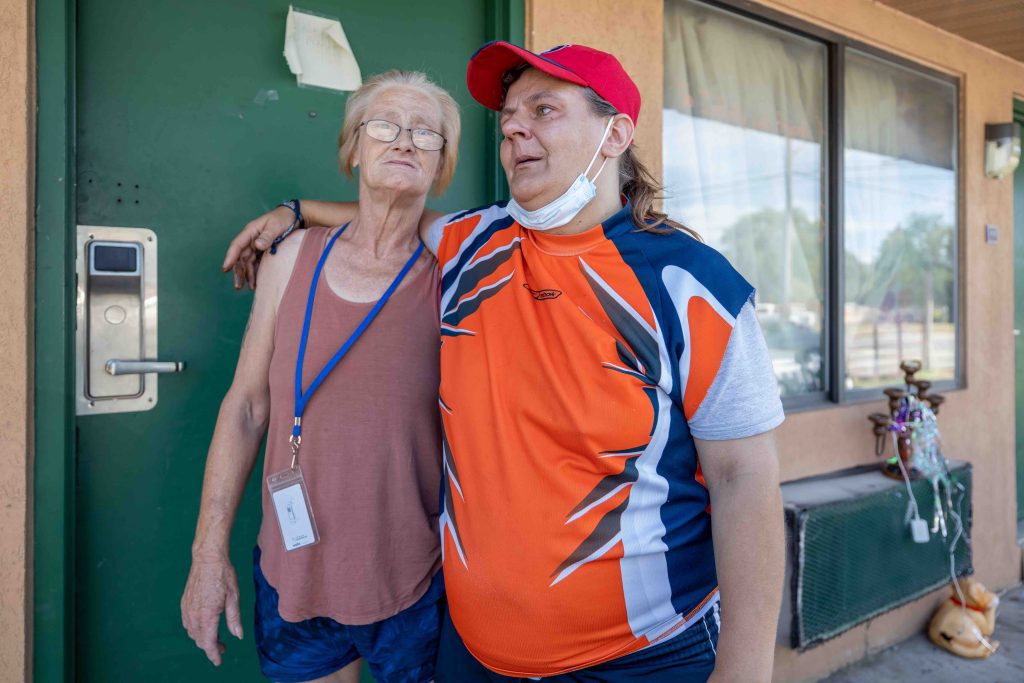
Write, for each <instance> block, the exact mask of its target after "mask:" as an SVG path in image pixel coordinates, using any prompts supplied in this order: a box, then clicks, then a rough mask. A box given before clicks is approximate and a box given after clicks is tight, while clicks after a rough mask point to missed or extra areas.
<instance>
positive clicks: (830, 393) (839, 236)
mask: <svg viewBox="0 0 1024 683" xmlns="http://www.w3.org/2000/svg"><path fill="white" fill-rule="evenodd" d="M669 1H671V0H666V2H669ZM693 1H695V2H698V3H700V4H703V5H708V6H710V7H715V8H718V9H720V10H723V11H726V12H730V13H732V14H734V15H737V16H739V17H742V18H745V19H748V20H752V21H755V22H759V23H761V24H765V25H767V26H770V27H772V28H775V29H779V30H782V31H786V32H788V33H792V34H794V35H797V36H800V37H803V38H806V39H809V40H813V41H816V42H819V43H821V44H823V45H824V46H825V54H826V64H825V74H826V83H825V89H826V92H825V125H826V129H825V137H824V147H825V149H824V159H823V162H824V163H823V166H822V168H823V173H824V174H825V179H824V180H825V182H824V183H823V194H824V196H823V197H822V204H823V209H824V215H825V216H826V221H827V224H826V225H825V232H824V236H823V248H824V252H825V253H824V264H823V266H824V268H825V278H824V282H823V283H822V287H823V294H824V296H823V301H824V304H825V305H824V315H823V318H822V329H823V336H824V350H825V357H824V358H822V373H823V377H824V379H825V381H826V386H827V388H826V389H824V390H822V391H816V392H808V393H805V394H799V395H796V396H787V397H784V398H783V400H782V403H783V407H784V408H785V411H786V412H787V413H794V412H803V411H808V410H820V409H822V408H827V407H837V406H843V405H851V404H857V403H867V402H871V401H877V400H879V395H880V390H879V389H877V388H865V389H847V388H846V385H845V382H844V376H843V367H844V363H843V358H844V354H845V347H846V341H845V325H844V319H843V310H844V301H843V299H844V296H843V294H844V282H845V275H846V274H845V267H844V261H845V259H844V258H843V256H844V252H843V248H842V245H843V244H844V237H845V212H844V192H845V184H844V176H843V159H844V156H843V153H844V145H845V120H844V116H843V112H844V108H845V97H844V93H845V85H846V84H845V74H846V53H847V51H848V50H855V51H858V52H861V53H863V54H866V55H869V56H871V57H875V58H877V59H880V60H882V61H885V62H887V63H889V64H892V65H894V66H898V67H903V68H905V69H908V70H910V71H912V72H913V73H916V74H918V75H921V76H923V77H925V78H930V79H932V80H936V81H939V82H941V83H945V84H948V85H952V87H953V98H954V114H953V119H954V120H953V136H954V144H953V151H954V158H953V173H954V174H955V178H956V180H955V187H956V191H955V193H954V197H953V201H954V216H955V217H956V224H955V226H954V230H955V233H956V234H955V238H954V240H953V288H954V292H955V293H954V296H953V308H952V311H951V317H952V320H953V329H954V342H953V343H954V361H953V379H949V380H941V381H937V382H934V383H933V385H932V389H933V390H935V391H956V390H960V389H966V388H967V376H966V371H965V370H966V368H965V363H964V330H963V323H964V315H963V311H964V300H965V292H964V291H963V287H962V283H963V282H964V281H965V278H964V273H963V268H964V266H963V256H962V255H963V253H964V240H965V232H966V231H965V229H964V191H965V190H964V188H965V180H964V177H963V174H962V173H961V159H962V158H963V152H964V150H963V147H964V139H963V136H962V135H961V123H962V118H963V100H962V98H963V88H962V79H961V77H960V76H958V75H955V74H953V73H949V72H944V71H940V70H938V69H935V68H934V67H931V66H927V65H925V64H922V63H920V62H917V61H914V60H913V59H910V58H908V57H905V56H903V55H899V54H895V53H893V52H890V51H888V50H885V49H883V48H880V47H878V46H876V45H872V44H869V43H865V42H863V41H860V40H857V39H855V38H851V37H850V36H847V35H844V34H842V33H838V32H836V31H833V30H831V29H828V28H825V27H823V26H819V25H817V24H814V23H811V22H808V21H805V20H803V19H799V18H796V17H793V16H790V15H788V14H786V13H784V12H781V11H779V10H775V9H772V8H768V7H763V6H761V5H759V4H757V3H755V2H752V1H751V0H693Z"/></svg>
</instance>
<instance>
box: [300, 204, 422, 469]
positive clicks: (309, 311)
mask: <svg viewBox="0 0 1024 683" xmlns="http://www.w3.org/2000/svg"><path fill="white" fill-rule="evenodd" d="M348 226H349V223H346V224H345V225H343V226H341V228H340V229H339V230H338V232H336V233H334V236H333V237H331V239H330V241H329V242H328V243H327V246H326V247H324V253H322V254H320V260H319V261H318V262H317V264H316V270H315V271H313V282H311V283H310V285H309V299H307V300H306V319H305V320H304V321H303V323H302V336H301V337H300V339H299V357H298V359H296V361H295V425H294V426H293V427H292V435H291V438H289V439H288V441H289V443H291V446H292V469H295V461H296V459H297V458H298V455H299V444H301V443H302V413H303V412H304V411H305V410H306V406H307V405H308V404H309V400H310V399H311V398H313V394H314V393H316V390H317V389H319V388H320V385H321V384H322V383H323V381H324V380H325V379H327V375H329V374H331V371H332V370H334V368H335V366H337V365H338V363H340V362H341V359H342V358H344V357H345V354H347V353H348V351H349V349H351V348H352V345H353V344H355V343H356V341H358V340H359V337H361V336H362V334H363V332H365V331H366V328H368V327H369V326H370V323H372V322H373V320H374V318H376V317H377V314H378V313H380V311H381V309H382V308H384V304H386V303H387V302H388V299H390V298H391V295H392V294H394V293H395V290H396V289H398V285H399V284H401V282H402V280H404V279H405V276H406V275H408V274H409V271H410V270H411V269H412V266H413V264H414V263H416V259H418V258H419V257H420V254H422V253H423V242H420V245H419V246H418V247H416V251H414V252H413V254H412V256H410V257H409V260H408V261H407V262H406V264H405V265H404V266H402V270H400V271H399V272H398V275H396V276H395V279H394V281H392V283H391V285H390V286H389V287H388V288H387V290H386V291H385V292H384V294H383V295H382V296H381V298H380V299H379V300H378V301H377V303H376V304H374V306H373V308H372V309H370V312H369V313H367V314H366V317H365V318H363V321H362V322H361V323H359V327H357V328H356V329H355V331H354V332H353V333H352V334H351V335H350V336H349V338H348V339H347V340H345V343H344V344H342V345H341V348H340V349H338V351H337V352H336V353H335V354H334V355H333V356H332V357H331V359H330V360H329V361H327V364H326V365H324V367H323V369H322V370H320V373H319V374H317V376H316V378H315V379H314V380H313V382H312V383H311V384H310V385H309V388H308V389H306V391H302V364H303V361H304V360H305V357H306V341H307V340H308V339H309V326H310V323H311V322H312V321H313V299H314V298H315V297H316V286H317V283H318V282H320V272H321V271H322V270H323V269H324V263H326V261H327V255H328V254H330V253H331V248H332V247H334V243H335V242H336V241H337V240H338V238H339V237H341V233H343V232H345V228H347V227H348Z"/></svg>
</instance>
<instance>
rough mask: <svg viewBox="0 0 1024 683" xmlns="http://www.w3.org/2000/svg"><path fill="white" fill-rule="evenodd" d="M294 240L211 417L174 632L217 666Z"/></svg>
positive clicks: (234, 594) (259, 301)
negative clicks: (181, 631) (178, 628)
mask: <svg viewBox="0 0 1024 683" xmlns="http://www.w3.org/2000/svg"><path fill="white" fill-rule="evenodd" d="M301 242H302V239H301V237H299V238H297V239H295V240H291V241H290V243H289V244H288V245H287V247H285V246H284V245H282V249H281V251H280V252H279V255H280V256H281V257H282V258H277V259H274V260H273V261H272V263H268V264H267V266H266V267H265V268H264V273H263V277H264V282H263V286H262V287H260V289H259V291H257V292H256V295H255V297H254V299H253V305H252V312H251V313H250V315H249V322H248V324H247V325H246V329H245V336H244V337H243V339H242V348H241V351H240V352H239V355H238V364H237V366H236V368H235V377H234V380H233V381H232V383H231V387H230V388H229V389H228V392H227V394H226V395H225V396H224V401H223V402H222V403H221V406H220V413H219V414H218V416H217V425H216V427H215V428H214V432H213V439H212V441H211V443H210V450H209V453H208V454H207V457H206V472H205V475H204V476H203V492H202V497H201V502H200V507H199V520H198V522H197V524H196V533H195V539H194V541H193V543H192V567H191V571H190V572H189V577H188V582H187V584H186V586H185V591H184V594H183V595H182V598H181V617H182V625H183V626H184V627H185V629H186V630H187V631H188V634H189V636H190V637H191V638H192V639H193V640H194V641H195V642H196V645H197V646H198V647H199V648H201V649H202V650H204V651H205V652H206V655H207V657H209V659H210V661H211V662H213V663H214V664H215V665H219V664H220V661H221V654H222V653H223V651H224V644H223V643H221V642H220V641H219V640H218V637H217V630H218V625H219V622H220V615H221V613H222V612H223V613H224V615H225V618H226V620H227V624H228V630H229V631H230V632H231V633H232V635H234V636H235V637H236V638H241V637H242V622H241V615H240V612H239V606H238V580H237V577H236V575H235V571H234V568H233V567H232V566H231V561H230V559H229V557H228V548H229V539H230V535H231V527H232V525H233V523H234V520H235V514H236V512H237V510H238V504H239V501H240V500H241V497H242V492H243V491H244V489H245V484H246V481H247V480H248V479H249V475H250V473H251V472H252V468H253V465H254V464H255V462H256V457H257V455H258V453H259V448H260V443H261V442H262V440H263V436H264V434H265V433H266V430H267V422H268V420H269V417H270V387H269V378H268V375H269V371H270V359H271V356H272V355H273V352H274V329H275V326H276V322H277V307H278V303H279V302H280V300H281V295H282V294H283V292H284V286H285V285H286V284H287V282H288V277H289V276H290V274H291V270H292V268H293V266H294V263H295V258H296V256H297V253H298V247H299V245H300V244H301Z"/></svg>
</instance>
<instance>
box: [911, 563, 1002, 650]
mask: <svg viewBox="0 0 1024 683" xmlns="http://www.w3.org/2000/svg"><path fill="white" fill-rule="evenodd" d="M960 589H961V591H963V595H964V597H965V598H966V600H967V604H966V606H965V605H962V604H961V603H960V598H959V597H958V596H957V591H956V586H953V595H951V596H950V598H949V599H948V600H945V601H943V603H942V604H941V605H939V608H938V609H937V610H936V611H935V614H934V615H933V616H932V621H931V623H930V624H929V626H928V637H929V638H930V639H931V641H932V642H933V643H935V644H936V645H938V646H939V647H941V648H943V649H944V650H949V651H950V652H952V653H953V654H955V655H959V656H960V657H966V658H968V659H984V658H986V657H989V656H990V655H992V654H993V653H994V652H995V651H996V649H998V647H999V642H998V641H990V640H988V637H989V636H991V635H992V631H994V630H995V627H996V608H997V607H998V606H999V597H998V596H997V595H996V594H995V593H992V592H991V591H989V590H987V589H986V588H985V587H984V586H983V585H981V584H980V583H978V582H977V581H975V580H974V579H971V578H964V579H961V580H960ZM964 607H966V609H964Z"/></svg>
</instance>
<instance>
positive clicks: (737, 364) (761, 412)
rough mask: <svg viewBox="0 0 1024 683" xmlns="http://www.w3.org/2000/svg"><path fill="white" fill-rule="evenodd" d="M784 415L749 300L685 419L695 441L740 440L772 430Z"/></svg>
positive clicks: (768, 358) (769, 357)
mask: <svg viewBox="0 0 1024 683" xmlns="http://www.w3.org/2000/svg"><path fill="white" fill-rule="evenodd" d="M784 419H785V415H784V414H783V412H782V400H781V399H780V398H779V385H778V382H777V381H776V379H775V371H774V370H773V369H772V359H771V356H769V355H768V345H767V344H766V343H765V341H764V334H763V333H762V332H761V325H760V324H759V323H758V322H757V315H756V314H755V313H754V306H753V304H752V303H751V302H749V301H748V302H747V303H745V304H744V305H743V308H742V309H741V310H740V313H739V315H738V316H736V324H735V325H734V326H733V329H732V335H731V336H730V337H729V343H728V345H727V346H726V349H725V355H724V356H723V357H722V363H721V365H720V366H719V370H718V375H716V376H715V381H714V382H712V383H711V387H710V388H709V389H708V393H707V396H705V397H704V401H703V402H702V403H701V404H700V407H698V408H697V412H696V413H694V415H693V417H692V418H691V419H690V421H689V425H690V433H691V434H693V436H695V437H697V438H698V439H705V440H708V441H723V440H726V439H742V438H744V437H747V436H754V435H756V434H761V433H763V432H767V431H770V430H772V429H775V428H776V427H778V426H779V425H780V424H782V421H783V420H784Z"/></svg>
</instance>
